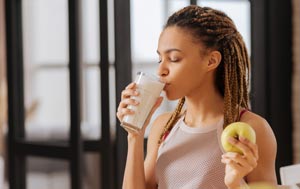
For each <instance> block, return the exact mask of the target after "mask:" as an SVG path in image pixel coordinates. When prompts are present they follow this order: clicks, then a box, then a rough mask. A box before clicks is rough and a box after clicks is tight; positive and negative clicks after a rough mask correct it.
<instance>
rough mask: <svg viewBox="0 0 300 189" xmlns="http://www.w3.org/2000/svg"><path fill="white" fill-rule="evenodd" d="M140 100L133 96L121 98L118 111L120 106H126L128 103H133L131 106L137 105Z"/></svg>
mask: <svg viewBox="0 0 300 189" xmlns="http://www.w3.org/2000/svg"><path fill="white" fill-rule="evenodd" d="M139 104H140V102H139V101H138V100H137V99H133V98H126V99H124V100H122V101H121V102H120V104H119V107H118V111H119V110H120V109H122V108H126V107H127V106H129V105H133V106H137V105H139Z"/></svg>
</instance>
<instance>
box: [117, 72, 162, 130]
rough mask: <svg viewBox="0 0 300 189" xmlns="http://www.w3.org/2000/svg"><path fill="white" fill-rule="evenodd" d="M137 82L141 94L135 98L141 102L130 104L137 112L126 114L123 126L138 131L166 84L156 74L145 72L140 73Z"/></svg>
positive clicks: (130, 107)
mask: <svg viewBox="0 0 300 189" xmlns="http://www.w3.org/2000/svg"><path fill="white" fill-rule="evenodd" d="M135 82H136V84H137V90H138V91H139V92H140V95H139V96H138V97H135V98H134V99H136V100H137V101H139V102H140V103H139V105H137V106H131V105H130V106H128V108H129V109H132V110H134V111H135V114H134V115H127V116H125V117H124V119H123V121H122V126H123V127H125V128H127V129H131V130H135V131H138V130H140V129H141V128H142V127H143V125H144V123H145V121H146V119H147V117H148V114H149V113H150V111H151V109H152V107H153V105H154V104H155V102H156V100H157V98H158V97H159V95H160V93H161V91H162V90H163V88H164V85H165V84H164V83H162V82H160V81H159V80H158V78H156V77H155V76H152V75H148V74H146V73H143V72H139V73H138V75H137V78H136V81H135Z"/></svg>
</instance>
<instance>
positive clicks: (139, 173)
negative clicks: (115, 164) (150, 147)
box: [123, 134, 146, 189]
mask: <svg viewBox="0 0 300 189" xmlns="http://www.w3.org/2000/svg"><path fill="white" fill-rule="evenodd" d="M145 188H146V183H145V170H144V137H143V136H133V135H131V134H129V135H128V152H127V161H126V167H125V174H124V181H123V189H145Z"/></svg>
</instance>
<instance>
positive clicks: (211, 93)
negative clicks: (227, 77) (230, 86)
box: [185, 84, 224, 127]
mask: <svg viewBox="0 0 300 189" xmlns="http://www.w3.org/2000/svg"><path fill="white" fill-rule="evenodd" d="M185 98H186V106H187V110H186V116H185V122H186V124H187V125H189V126H191V127H195V126H200V125H203V126H205V125H212V124H214V123H216V122H218V121H219V120H220V119H221V118H223V117H224V100H223V97H222V95H221V94H220V93H219V91H218V90H217V88H216V87H214V85H211V84H210V85H206V86H204V88H202V89H198V90H197V91H193V93H192V95H187V96H186V97H185Z"/></svg>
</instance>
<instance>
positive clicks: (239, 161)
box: [222, 152, 252, 167]
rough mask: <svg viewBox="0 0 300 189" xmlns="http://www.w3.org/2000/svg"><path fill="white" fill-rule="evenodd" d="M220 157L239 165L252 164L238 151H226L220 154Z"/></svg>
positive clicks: (248, 165) (247, 165)
mask: <svg viewBox="0 0 300 189" xmlns="http://www.w3.org/2000/svg"><path fill="white" fill-rule="evenodd" d="M222 158H224V159H230V160H232V161H234V162H236V163H237V164H239V165H241V166H242V167H250V166H251V167H252V165H251V164H250V163H249V162H248V160H247V159H246V158H245V156H242V155H240V154H239V153H235V152H227V153H226V154H223V155H222Z"/></svg>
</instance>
